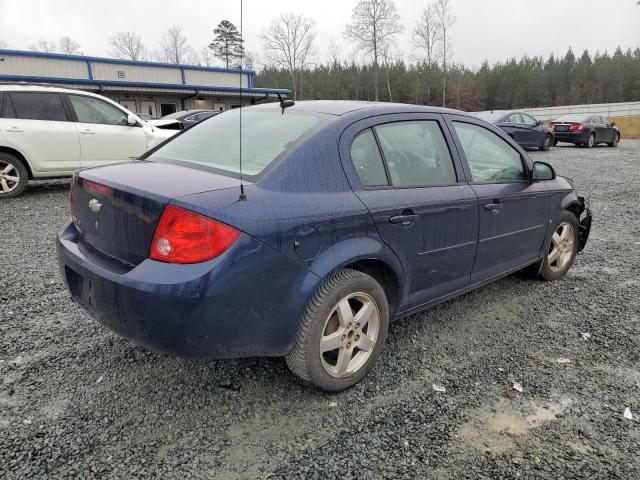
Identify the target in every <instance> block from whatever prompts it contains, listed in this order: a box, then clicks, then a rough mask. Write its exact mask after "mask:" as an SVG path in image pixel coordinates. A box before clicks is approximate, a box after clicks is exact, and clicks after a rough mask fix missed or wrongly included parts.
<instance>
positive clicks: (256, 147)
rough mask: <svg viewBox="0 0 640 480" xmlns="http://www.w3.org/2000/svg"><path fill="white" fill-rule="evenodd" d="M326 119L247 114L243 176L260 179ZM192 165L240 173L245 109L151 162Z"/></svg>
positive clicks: (214, 121)
mask: <svg viewBox="0 0 640 480" xmlns="http://www.w3.org/2000/svg"><path fill="white" fill-rule="evenodd" d="M325 117H326V116H325V115H320V114H314V113H308V112H305V113H301V112H291V111H285V113H284V115H283V114H282V113H281V112H280V110H275V109H274V110H262V109H252V108H243V109H242V173H243V175H246V176H248V177H252V176H258V175H260V174H261V173H262V172H263V170H265V169H266V168H267V167H268V166H269V165H270V164H271V163H273V162H274V161H275V160H276V159H277V158H278V157H280V156H281V155H282V154H283V153H285V152H287V151H288V150H290V149H291V148H293V147H295V146H296V145H297V144H299V143H300V142H301V141H302V140H304V138H305V137H306V136H308V135H309V134H310V133H311V132H312V131H313V130H315V129H317V128H318V127H319V126H320V125H321V124H323V123H325V120H324V118H325ZM148 159H149V160H153V161H159V162H163V161H165V162H171V163H173V162H179V163H189V164H193V165H194V166H198V167H208V168H210V169H212V170H213V171H215V172H216V173H222V174H227V175H231V176H237V175H238V174H239V173H240V109H234V110H229V111H227V112H224V113H221V114H219V115H216V116H214V117H213V118H211V119H209V120H207V121H206V122H202V123H198V124H196V125H195V126H194V127H192V128H190V129H189V130H187V131H185V133H183V134H182V135H180V136H178V137H176V138H175V139H173V140H171V141H170V142H169V143H167V144H166V145H164V146H163V147H161V148H159V149H158V150H156V151H155V152H153V154H151V155H150V156H149V157H148Z"/></svg>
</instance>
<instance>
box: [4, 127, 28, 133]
mask: <svg viewBox="0 0 640 480" xmlns="http://www.w3.org/2000/svg"><path fill="white" fill-rule="evenodd" d="M5 131H6V132H11V133H22V132H23V131H24V130H22V129H21V128H18V127H11V128H7V129H6V130H5Z"/></svg>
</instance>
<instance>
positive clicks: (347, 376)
mask: <svg viewBox="0 0 640 480" xmlns="http://www.w3.org/2000/svg"><path fill="white" fill-rule="evenodd" d="M388 328H389V304H388V302H387V297H386V295H385V293H384V290H383V289H382V287H381V286H380V284H379V283H378V282H376V281H375V280H374V279H373V278H372V277H370V276H369V275H366V274H364V273H362V272H359V271H357V270H352V269H348V268H345V269H341V270H338V271H337V272H335V273H333V274H332V275H331V276H330V277H328V278H327V279H326V280H325V281H324V282H323V283H322V285H320V287H318V289H317V290H316V292H315V293H314V295H313V297H312V298H311V300H310V301H309V303H308V304H307V307H306V308H305V311H304V314H303V316H302V320H301V322H300V326H299V327H298V333H297V335H296V339H295V342H294V344H293V348H292V349H291V351H290V352H289V354H288V355H287V356H286V361H287V366H288V367H289V369H290V370H291V371H292V372H293V373H295V374H296V375H297V376H299V377H300V378H302V379H303V380H305V381H307V382H310V383H312V384H313V385H315V386H316V387H318V388H319V389H321V390H325V391H328V392H340V391H342V390H345V389H347V388H349V387H352V386H353V385H355V384H356V383H358V382H359V381H360V380H361V379H362V378H363V377H364V376H365V375H366V374H367V373H369V371H370V370H371V368H372V367H373V365H374V364H375V362H376V360H377V359H378V357H379V356H380V352H381V351H382V348H383V346H384V342H385V339H386V337H387V330H388Z"/></svg>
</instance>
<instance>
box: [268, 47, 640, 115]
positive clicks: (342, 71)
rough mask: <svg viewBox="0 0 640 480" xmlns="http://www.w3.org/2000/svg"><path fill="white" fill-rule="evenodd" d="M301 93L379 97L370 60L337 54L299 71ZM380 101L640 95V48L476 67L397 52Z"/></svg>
mask: <svg viewBox="0 0 640 480" xmlns="http://www.w3.org/2000/svg"><path fill="white" fill-rule="evenodd" d="M299 77H300V80H299V82H298V85H297V87H296V88H298V95H297V96H298V98H299V99H327V100H333V99H336V100H337V99H342V100H368V101H372V100H375V85H374V82H375V76H374V74H373V66H372V65H358V64H356V63H355V62H348V61H334V62H331V63H330V62H327V63H325V64H321V65H318V66H316V67H314V68H308V69H304V71H302V72H300V75H299ZM380 77H381V79H382V81H381V83H383V84H384V88H382V89H380V92H379V100H381V101H393V102H401V103H413V104H419V105H442V98H443V96H444V98H445V102H444V103H445V105H446V106H447V107H450V108H457V109H461V110H466V111H480V110H503V109H505V110H506V109H517V108H524V107H530V108H533V107H543V106H553V105H576V104H588V103H614V102H629V101H638V99H640V48H636V49H635V50H631V49H628V50H626V51H623V50H622V49H620V48H618V49H617V50H616V51H615V52H614V53H613V54H608V53H607V52H605V53H596V54H593V55H592V54H590V53H589V52H588V51H585V52H584V53H583V54H582V55H580V56H579V57H576V55H575V54H574V53H573V51H572V50H571V49H569V50H568V51H567V53H566V54H565V55H564V56H563V57H558V56H556V55H553V54H552V55H550V56H549V57H548V58H542V57H527V56H525V57H522V58H520V59H519V60H517V59H510V60H508V61H506V62H498V63H495V64H492V65H490V64H489V63H488V62H485V63H484V64H482V66H481V67H480V68H479V69H470V68H467V67H465V66H464V65H460V64H451V65H450V66H448V67H447V75H446V78H447V79H448V81H447V84H446V90H445V83H444V81H443V80H444V79H445V75H444V71H443V67H442V65H435V66H434V65H431V66H429V64H428V63H427V62H425V61H422V62H416V63H409V64H408V63H406V62H405V61H404V60H402V59H399V60H396V61H395V62H393V63H389V64H386V63H385V64H383V65H381V66H380ZM255 85H256V86H264V87H267V86H273V85H278V86H279V87H284V88H294V85H293V84H292V83H291V81H290V75H289V72H288V71H287V70H286V69H283V68H276V67H269V66H267V67H265V68H263V69H262V70H260V71H259V72H258V73H257V74H256V77H255Z"/></svg>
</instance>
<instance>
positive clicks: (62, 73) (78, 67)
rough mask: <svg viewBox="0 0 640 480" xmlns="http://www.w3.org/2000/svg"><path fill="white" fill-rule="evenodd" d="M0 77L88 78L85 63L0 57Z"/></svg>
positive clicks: (10, 56) (87, 69) (13, 56)
mask: <svg viewBox="0 0 640 480" xmlns="http://www.w3.org/2000/svg"><path fill="white" fill-rule="evenodd" d="M0 75H20V76H23V75H24V76H33V77H58V78H79V79H83V80H86V79H88V78H89V68H88V67H87V63H86V62H82V61H77V60H62V59H52V58H38V57H22V56H18V55H0Z"/></svg>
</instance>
